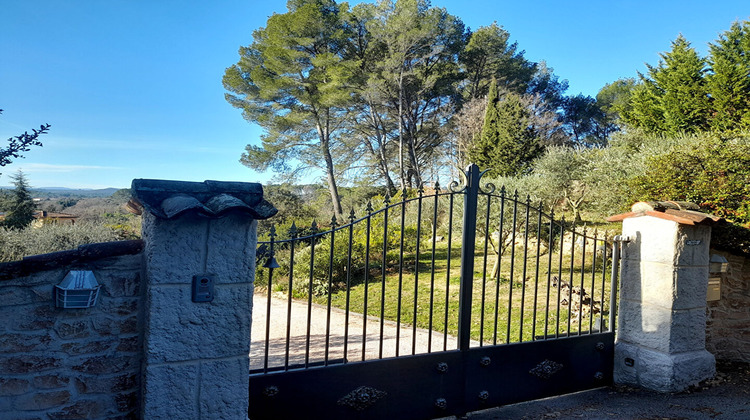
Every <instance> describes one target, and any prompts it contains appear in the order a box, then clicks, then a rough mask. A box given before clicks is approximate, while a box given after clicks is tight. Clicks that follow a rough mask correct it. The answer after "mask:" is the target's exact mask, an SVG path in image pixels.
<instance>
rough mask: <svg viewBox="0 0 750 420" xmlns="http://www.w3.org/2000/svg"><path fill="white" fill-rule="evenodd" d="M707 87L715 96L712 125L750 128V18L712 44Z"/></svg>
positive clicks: (726, 129) (720, 128) (728, 129)
mask: <svg viewBox="0 0 750 420" xmlns="http://www.w3.org/2000/svg"><path fill="white" fill-rule="evenodd" d="M709 48H710V56H709V63H710V65H711V70H712V74H710V75H709V76H708V80H707V89H708V92H709V94H710V95H711V98H712V100H713V108H714V113H713V117H712V119H711V128H713V129H714V130H717V131H721V132H732V131H733V132H737V131H741V130H747V129H749V128H750V22H747V21H746V22H743V23H739V22H735V23H734V24H732V27H731V28H730V29H729V30H728V31H726V32H725V33H724V34H722V35H720V36H719V39H718V40H717V41H716V43H715V44H710V46H709Z"/></svg>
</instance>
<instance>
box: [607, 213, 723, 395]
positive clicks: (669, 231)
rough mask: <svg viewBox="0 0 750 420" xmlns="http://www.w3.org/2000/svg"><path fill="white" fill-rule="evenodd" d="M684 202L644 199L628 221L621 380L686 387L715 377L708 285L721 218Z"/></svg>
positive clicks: (618, 355)
mask: <svg viewBox="0 0 750 420" xmlns="http://www.w3.org/2000/svg"><path fill="white" fill-rule="evenodd" d="M695 209H697V206H695V205H694V204H692V205H691V204H689V203H679V202H649V203H645V202H640V203H636V204H634V205H633V208H632V211H631V212H629V213H625V214H621V215H617V216H612V217H610V218H609V219H608V221H622V223H623V225H622V234H623V236H625V237H626V240H627V242H625V243H624V244H623V252H622V254H623V255H622V259H621V267H622V268H621V270H622V271H621V273H622V277H621V286H620V304H619V310H618V328H617V341H616V344H615V371H614V380H615V382H616V383H620V384H626V385H632V386H638V387H642V388H646V389H650V390H655V391H660V392H676V391H682V390H684V389H686V388H687V387H689V386H690V385H694V384H697V383H698V382H700V381H702V380H704V379H708V378H711V377H712V376H713V375H714V373H715V364H716V363H715V360H714V356H713V355H712V354H711V353H709V352H708V351H706V289H707V284H708V265H709V244H710V240H711V225H712V224H713V223H714V222H716V221H718V220H719V218H718V217H715V216H711V215H708V214H705V213H701V212H698V211H696V210H695Z"/></svg>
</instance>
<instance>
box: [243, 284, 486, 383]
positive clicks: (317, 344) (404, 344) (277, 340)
mask: <svg viewBox="0 0 750 420" xmlns="http://www.w3.org/2000/svg"><path fill="white" fill-rule="evenodd" d="M267 304H268V298H267V297H266V296H265V295H261V294H256V295H255V296H254V298H253V326H252V337H251V344H250V369H258V368H263V355H264V352H265V342H266V309H267ZM287 308H288V302H287V300H286V299H281V298H272V299H271V317H270V318H271V324H270V339H269V340H268V341H269V343H270V347H269V349H268V367H269V368H271V367H278V366H284V362H285V349H286V343H287V339H286V334H287ZM307 311H308V305H307V302H299V301H292V316H291V318H292V321H291V323H290V331H289V365H295V364H302V363H305V354H306V346H307V340H306V336H307ZM310 318H311V320H312V322H311V323H310V346H309V348H310V350H309V362H310V363H315V362H322V361H324V360H325V344H326V318H327V310H326V307H325V306H323V305H317V304H312V305H311V307H310ZM346 324H347V322H346V312H345V311H343V310H341V309H337V308H331V323H330V338H329V349H328V360H329V361H336V360H339V361H340V360H341V359H342V358H346V359H347V360H349V361H355V360H362V357H363V355H362V341H363V340H362V335H363V327H364V326H365V325H366V329H365V330H364V332H365V333H366V340H365V352H364V358H365V360H370V359H377V358H378V356H379V355H380V318H377V317H368V318H367V320H365V319H364V317H363V316H362V314H358V313H353V312H350V313H349V321H348V324H349V334H348V336H349V339H348V345H347V351H346V353H347V354H344V333H345V331H344V330H345V326H346ZM397 332H399V334H398V335H399V340H398V348H399V355H407V354H412V345H413V343H412V341H413V337H414V329H413V328H412V327H411V326H409V325H404V324H403V323H402V324H401V328H400V330H399V329H398V328H397V325H396V323H395V322H393V321H384V322H383V350H382V352H383V354H382V357H393V356H396V335H397ZM430 342H431V347H430V349H431V350H432V351H438V350H442V349H443V342H444V336H443V334H442V333H439V332H435V331H433V332H432V334H430V331H429V330H425V329H421V328H418V329H417V331H416V344H415V349H414V350H415V351H414V354H419V353H427V352H428V344H429V343H430ZM475 344H476V343H475ZM447 348H448V350H452V349H456V348H457V340H456V338H455V337H453V336H448V337H447Z"/></svg>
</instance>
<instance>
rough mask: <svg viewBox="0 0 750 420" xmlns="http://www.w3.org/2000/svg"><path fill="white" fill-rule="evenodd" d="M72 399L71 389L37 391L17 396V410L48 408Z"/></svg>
mask: <svg viewBox="0 0 750 420" xmlns="http://www.w3.org/2000/svg"><path fill="white" fill-rule="evenodd" d="M68 401H70V392H69V391H52V392H35V393H33V394H26V395H22V396H20V397H18V398H17V400H16V402H15V404H14V405H15V408H16V409H17V410H46V409H49V408H53V407H58V406H61V405H63V404H65V403H67V402H68Z"/></svg>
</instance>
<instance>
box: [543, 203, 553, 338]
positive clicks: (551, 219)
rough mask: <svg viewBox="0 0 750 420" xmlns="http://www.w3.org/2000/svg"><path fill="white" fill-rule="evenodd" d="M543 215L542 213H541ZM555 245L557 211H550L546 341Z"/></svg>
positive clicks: (545, 310) (545, 317)
mask: <svg viewBox="0 0 750 420" xmlns="http://www.w3.org/2000/svg"><path fill="white" fill-rule="evenodd" d="M540 213H541V212H540ZM554 244H555V209H550V211H549V242H547V245H548V246H547V302H546V304H545V309H544V339H545V340H546V339H547V337H548V332H549V294H550V292H551V286H552V249H553V248H554Z"/></svg>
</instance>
